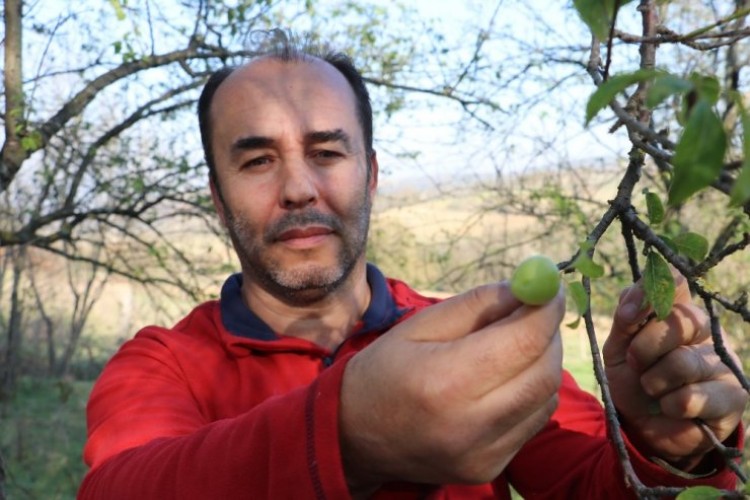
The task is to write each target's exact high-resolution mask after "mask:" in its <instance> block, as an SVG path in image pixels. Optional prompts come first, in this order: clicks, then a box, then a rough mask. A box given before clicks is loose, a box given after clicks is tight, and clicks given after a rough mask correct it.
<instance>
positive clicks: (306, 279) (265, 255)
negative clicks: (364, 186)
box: [225, 190, 371, 305]
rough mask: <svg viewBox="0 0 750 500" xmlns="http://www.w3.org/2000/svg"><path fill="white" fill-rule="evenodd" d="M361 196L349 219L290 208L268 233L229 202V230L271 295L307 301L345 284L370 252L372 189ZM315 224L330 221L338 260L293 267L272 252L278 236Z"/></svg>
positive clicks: (252, 274) (247, 266) (251, 274)
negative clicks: (231, 208)
mask: <svg viewBox="0 0 750 500" xmlns="http://www.w3.org/2000/svg"><path fill="white" fill-rule="evenodd" d="M361 200H362V201H361V203H359V204H358V205H357V206H355V207H352V209H351V210H349V211H348V212H347V214H346V220H342V219H341V218H340V217H337V216H335V215H329V214H324V213H322V212H319V211H317V210H315V209H310V210H306V211H301V212H290V213H288V214H286V215H284V216H283V217H282V218H281V219H279V220H278V221H276V222H275V223H274V224H273V225H272V226H271V227H270V228H268V230H267V231H266V232H265V233H264V234H262V235H261V234H259V231H258V229H257V228H256V227H254V226H253V225H252V223H251V222H250V221H249V220H247V218H245V217H243V216H242V214H235V213H232V212H231V211H229V210H227V209H226V207H225V212H226V214H227V231H228V232H229V236H230V238H231V239H232V243H233V245H234V248H235V251H236V252H237V255H238V257H239V260H240V264H241V265H242V269H243V273H244V274H245V276H246V277H248V278H250V279H252V280H253V281H254V282H255V283H257V284H259V285H260V286H261V288H263V289H264V290H266V291H267V292H269V293H270V294H271V295H273V296H274V297H276V298H278V299H279V300H282V301H283V302H285V303H288V304H290V305H307V304H311V303H315V302H319V301H322V300H324V299H325V298H326V297H328V296H329V295H330V294H331V293H333V292H335V291H336V290H338V289H339V288H341V287H342V285H343V284H344V283H345V282H346V280H347V278H349V276H350V275H351V272H352V270H353V269H354V267H355V265H356V264H357V262H358V261H359V260H360V258H361V257H362V255H363V253H364V251H365V247H366V245H367V233H368V230H369V222H370V209H371V205H370V196H369V192H368V191H367V190H365V195H364V197H363V198H362V199H361ZM311 224H317V225H320V224H322V225H324V226H327V227H329V228H331V229H332V230H333V234H335V235H337V236H338V237H339V238H340V239H341V246H340V249H339V252H338V255H337V258H336V261H335V264H334V265H330V266H325V265H322V264H318V263H315V262H313V261H308V262H305V263H303V264H301V265H300V264H298V265H295V266H294V267H291V268H289V267H284V266H283V265H282V263H281V262H280V261H279V260H278V259H276V258H274V257H272V256H271V255H269V252H268V248H269V247H270V246H271V245H273V244H274V243H275V242H277V237H278V235H280V234H281V233H283V232H284V231H286V230H287V229H290V228H293V227H300V226H305V225H311Z"/></svg>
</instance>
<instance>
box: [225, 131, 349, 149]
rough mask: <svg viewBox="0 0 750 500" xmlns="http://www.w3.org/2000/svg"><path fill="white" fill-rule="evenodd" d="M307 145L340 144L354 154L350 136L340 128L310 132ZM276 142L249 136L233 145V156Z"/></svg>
mask: <svg viewBox="0 0 750 500" xmlns="http://www.w3.org/2000/svg"><path fill="white" fill-rule="evenodd" d="M304 141H305V145H307V146H310V145H313V144H323V143H326V142H340V143H342V144H343V146H344V149H346V151H347V152H348V153H351V152H352V141H351V139H350V138H349V134H347V133H346V132H344V131H343V130H341V129H340V128H337V129H334V130H320V131H315V132H309V133H307V134H305V138H304ZM275 142H276V141H275V140H274V139H272V138H270V137H264V136H255V135H253V136H247V137H240V138H239V139H237V140H236V141H234V142H233V143H232V146H231V148H230V151H231V155H232V156H237V155H239V154H240V153H241V152H242V151H250V150H253V149H263V148H270V147H272V146H273V145H274V144H275Z"/></svg>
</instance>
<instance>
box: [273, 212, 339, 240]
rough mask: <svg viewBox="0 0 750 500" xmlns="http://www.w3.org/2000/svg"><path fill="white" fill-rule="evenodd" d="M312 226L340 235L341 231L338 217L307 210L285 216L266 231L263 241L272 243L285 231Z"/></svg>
mask: <svg viewBox="0 0 750 500" xmlns="http://www.w3.org/2000/svg"><path fill="white" fill-rule="evenodd" d="M313 225H318V226H326V227H328V228H330V229H331V230H333V231H334V232H336V233H340V232H341V229H342V224H341V221H340V220H339V218H338V217H336V216H334V215H328V214H324V213H322V212H319V211H317V210H309V211H307V212H299V213H289V214H285V215H284V216H282V217H281V218H280V219H279V220H277V221H276V222H274V223H273V224H272V225H271V226H270V227H269V228H268V229H267V230H266V232H265V234H264V236H263V240H264V241H265V242H266V243H273V242H274V241H275V240H277V239H278V238H279V236H280V235H281V234H283V233H284V232H285V231H288V230H290V229H294V228H298V227H303V226H313Z"/></svg>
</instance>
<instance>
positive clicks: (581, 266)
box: [573, 249, 604, 279]
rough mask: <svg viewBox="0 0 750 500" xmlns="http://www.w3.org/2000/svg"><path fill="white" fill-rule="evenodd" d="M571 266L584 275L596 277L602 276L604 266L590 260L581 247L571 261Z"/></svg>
mask: <svg viewBox="0 0 750 500" xmlns="http://www.w3.org/2000/svg"><path fill="white" fill-rule="evenodd" d="M573 268H574V269H575V270H576V271H578V272H579V273H581V274H583V275H584V276H586V277H589V278H592V279H596V278H601V277H602V276H604V268H603V267H602V266H600V265H599V264H597V263H596V262H594V261H593V260H591V257H589V255H588V254H587V253H586V251H585V250H583V249H581V251H580V252H579V254H578V257H576V260H575V261H574V262H573Z"/></svg>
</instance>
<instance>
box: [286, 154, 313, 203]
mask: <svg viewBox="0 0 750 500" xmlns="http://www.w3.org/2000/svg"><path fill="white" fill-rule="evenodd" d="M281 170H282V173H281V176H282V180H281V190H280V193H279V204H280V206H281V208H284V209H286V210H294V209H299V208H304V207H306V206H308V205H313V204H315V202H316V201H317V199H318V188H317V184H316V182H315V173H314V172H313V171H312V169H311V167H310V166H309V165H308V164H307V163H306V162H304V161H294V162H287V163H286V164H285V165H284V168H282V169H281Z"/></svg>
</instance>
